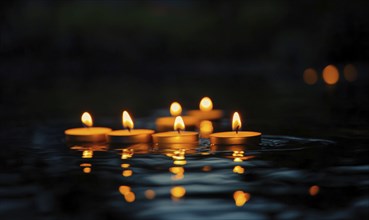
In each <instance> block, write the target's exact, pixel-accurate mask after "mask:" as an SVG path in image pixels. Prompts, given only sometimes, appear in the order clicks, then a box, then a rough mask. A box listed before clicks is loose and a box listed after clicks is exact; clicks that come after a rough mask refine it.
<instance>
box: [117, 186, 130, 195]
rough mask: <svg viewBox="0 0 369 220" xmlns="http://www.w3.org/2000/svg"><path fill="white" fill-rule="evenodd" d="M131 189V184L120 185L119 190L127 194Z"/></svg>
mask: <svg viewBox="0 0 369 220" xmlns="http://www.w3.org/2000/svg"><path fill="white" fill-rule="evenodd" d="M130 191H131V187H129V186H120V187H119V192H120V193H121V194H122V195H125V194H127V193H128V192H130Z"/></svg>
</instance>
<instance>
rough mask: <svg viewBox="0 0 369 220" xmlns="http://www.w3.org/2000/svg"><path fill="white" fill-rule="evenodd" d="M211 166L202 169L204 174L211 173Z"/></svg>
mask: <svg viewBox="0 0 369 220" xmlns="http://www.w3.org/2000/svg"><path fill="white" fill-rule="evenodd" d="M211 169H212V168H211V166H209V165H206V166H203V167H202V171H204V172H209V171H211Z"/></svg>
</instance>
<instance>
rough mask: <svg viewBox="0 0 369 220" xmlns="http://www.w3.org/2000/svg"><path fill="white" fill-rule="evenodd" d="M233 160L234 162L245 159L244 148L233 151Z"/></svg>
mask: <svg viewBox="0 0 369 220" xmlns="http://www.w3.org/2000/svg"><path fill="white" fill-rule="evenodd" d="M232 156H233V161H234V162H242V161H243V158H244V151H243V150H240V151H238V150H235V151H233V154H232Z"/></svg>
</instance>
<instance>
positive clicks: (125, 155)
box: [121, 149, 134, 160]
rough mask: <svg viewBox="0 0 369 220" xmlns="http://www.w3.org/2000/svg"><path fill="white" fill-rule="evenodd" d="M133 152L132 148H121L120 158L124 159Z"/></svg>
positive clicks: (131, 155)
mask: <svg viewBox="0 0 369 220" xmlns="http://www.w3.org/2000/svg"><path fill="white" fill-rule="evenodd" d="M133 154H134V150H133V149H123V150H122V157H121V158H122V160H126V159H129V158H131V157H133Z"/></svg>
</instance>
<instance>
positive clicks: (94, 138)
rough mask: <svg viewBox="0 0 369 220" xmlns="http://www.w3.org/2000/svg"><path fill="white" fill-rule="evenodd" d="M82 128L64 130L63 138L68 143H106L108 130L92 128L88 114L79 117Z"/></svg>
mask: <svg viewBox="0 0 369 220" xmlns="http://www.w3.org/2000/svg"><path fill="white" fill-rule="evenodd" d="M81 120H82V123H83V124H84V125H85V126H86V127H84V128H71V129H68V130H65V131H64V133H65V137H66V140H67V141H68V142H106V134H107V133H109V132H110V131H111V129H110V128H104V127H92V125H93V121H92V117H91V115H90V114H89V113H88V112H84V113H83V114H82V117H81Z"/></svg>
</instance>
